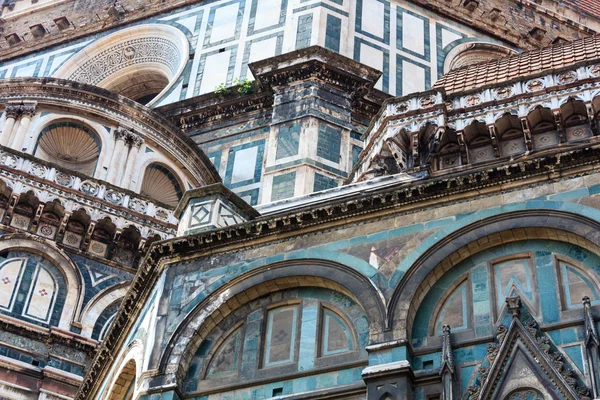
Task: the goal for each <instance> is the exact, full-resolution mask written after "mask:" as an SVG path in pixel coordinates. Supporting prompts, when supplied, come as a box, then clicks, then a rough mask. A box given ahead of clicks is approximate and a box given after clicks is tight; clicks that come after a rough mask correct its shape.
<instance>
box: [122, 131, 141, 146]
mask: <svg viewBox="0 0 600 400" xmlns="http://www.w3.org/2000/svg"><path fill="white" fill-rule="evenodd" d="M125 141H126V142H127V144H128V145H130V146H135V147H137V148H138V149H139V148H140V146H141V145H142V144H143V143H144V138H143V137H141V136H140V135H137V134H135V133H133V132H127V136H126V138H125Z"/></svg>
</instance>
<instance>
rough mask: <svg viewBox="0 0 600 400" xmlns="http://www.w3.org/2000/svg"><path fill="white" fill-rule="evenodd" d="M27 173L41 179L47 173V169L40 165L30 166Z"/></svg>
mask: <svg viewBox="0 0 600 400" xmlns="http://www.w3.org/2000/svg"><path fill="white" fill-rule="evenodd" d="M29 173H30V174H31V175H35V176H37V177H38V178H43V177H45V176H46V174H47V173H48V167H46V166H44V165H42V164H32V165H31V167H30V168H29Z"/></svg>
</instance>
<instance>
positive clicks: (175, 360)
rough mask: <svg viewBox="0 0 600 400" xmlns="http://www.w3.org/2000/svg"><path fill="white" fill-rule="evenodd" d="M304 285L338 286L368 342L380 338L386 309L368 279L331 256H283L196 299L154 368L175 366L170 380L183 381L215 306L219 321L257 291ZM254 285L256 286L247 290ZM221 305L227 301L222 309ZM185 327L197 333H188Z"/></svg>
mask: <svg viewBox="0 0 600 400" xmlns="http://www.w3.org/2000/svg"><path fill="white" fill-rule="evenodd" d="M303 286H304V287H310V286H314V287H324V288H328V289H332V290H337V291H339V292H341V293H343V294H345V295H347V296H348V297H350V298H352V299H353V300H354V301H356V303H357V304H359V305H360V306H361V307H362V308H363V309H364V310H365V312H366V316H367V318H368V320H369V339H370V341H371V342H376V341H381V340H383V335H384V333H383V331H384V325H385V320H386V309H385V305H384V302H383V300H382V299H383V297H382V295H381V293H380V292H379V290H378V289H377V288H376V287H375V285H374V284H373V283H372V282H371V280H370V279H369V278H367V277H366V276H364V275H362V274H361V273H360V272H358V271H356V270H354V269H353V268H351V267H348V266H345V265H343V264H339V263H336V262H332V261H324V260H317V259H302V260H294V261H283V262H279V263H275V264H269V265H265V266H262V267H258V268H256V269H254V270H252V271H248V272H247V273H245V274H242V275H240V276H238V277H236V278H234V279H232V280H230V281H229V282H228V283H227V284H225V285H223V286H221V287H220V288H219V289H217V290H215V291H213V292H212V294H211V295H210V296H209V297H207V298H205V299H204V300H203V301H201V302H199V303H198V304H196V306H195V307H194V308H193V309H192V310H191V311H190V312H189V314H188V316H187V317H186V318H185V319H184V320H183V321H182V322H181V323H180V324H179V326H178V328H177V329H176V330H175V332H174V333H173V334H172V335H171V337H170V338H169V340H168V342H167V346H166V347H165V348H166V350H165V351H164V352H163V353H162V354H161V356H160V363H159V366H158V369H159V371H161V372H166V371H169V372H171V371H176V373H177V376H176V377H175V379H176V380H177V381H178V382H182V381H183V379H184V377H185V374H186V371H187V369H188V367H189V363H190V361H191V359H192V356H193V355H194V354H195V353H196V350H197V349H198V347H199V346H200V344H201V343H202V340H204V336H203V335H202V334H201V333H202V332H204V333H208V332H209V331H210V330H211V329H212V328H213V326H212V325H210V324H213V325H214V324H215V320H214V319H212V318H210V316H211V315H212V314H213V313H215V312H216V310H220V311H219V320H221V319H222V318H225V317H226V315H228V313H231V312H233V309H232V307H230V306H229V304H230V303H231V304H245V303H247V302H249V301H251V300H254V299H255V298H258V297H260V296H261V295H260V293H265V290H266V291H267V292H273V291H279V290H285V289H289V288H295V287H303ZM259 287H260V290H251V291H249V290H248V289H252V288H254V289H257V288H259ZM252 293H253V294H252ZM240 295H241V296H240ZM252 296H254V297H252ZM228 302H230V303H228ZM224 304H227V306H226V307H223V310H221V308H222V306H223V305H224ZM233 308H235V307H233ZM227 310H228V311H227ZM224 313H225V315H224ZM209 325H210V326H209ZM190 332H197V333H196V334H195V335H190ZM198 333H200V334H198Z"/></svg>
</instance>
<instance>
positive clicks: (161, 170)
mask: <svg viewBox="0 0 600 400" xmlns="http://www.w3.org/2000/svg"><path fill="white" fill-rule="evenodd" d="M182 187H183V185H182V184H181V183H180V181H179V179H178V178H177V176H176V175H175V173H173V171H171V170H170V169H169V168H167V167H165V166H163V165H162V164H158V163H152V164H150V165H148V166H147V167H146V170H145V171H144V179H143V180H142V186H141V189H140V194H141V195H143V196H148V197H150V198H151V199H154V200H157V201H159V202H161V203H164V204H167V205H170V206H173V207H175V206H176V205H177V203H179V200H180V199H181V196H182V195H183V190H182Z"/></svg>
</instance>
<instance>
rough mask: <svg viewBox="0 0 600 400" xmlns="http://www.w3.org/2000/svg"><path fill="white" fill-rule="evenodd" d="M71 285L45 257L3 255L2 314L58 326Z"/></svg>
mask: <svg viewBox="0 0 600 400" xmlns="http://www.w3.org/2000/svg"><path fill="white" fill-rule="evenodd" d="M66 288H67V285H66V283H65V278H64V277H63V275H62V274H61V273H60V271H59V270H58V269H57V268H56V267H55V266H54V265H52V264H51V263H50V262H48V261H47V260H45V259H44V258H42V257H40V256H38V255H34V254H31V253H26V252H21V251H9V252H7V253H4V254H3V255H0V312H2V313H3V314H8V315H12V316H15V317H18V318H23V319H25V320H26V321H28V322H31V323H35V324H39V325H43V326H49V325H53V326H57V325H58V322H59V318H60V314H61V312H62V307H63V306H62V305H63V304H64V302H65V298H66V290H67V289H66Z"/></svg>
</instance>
